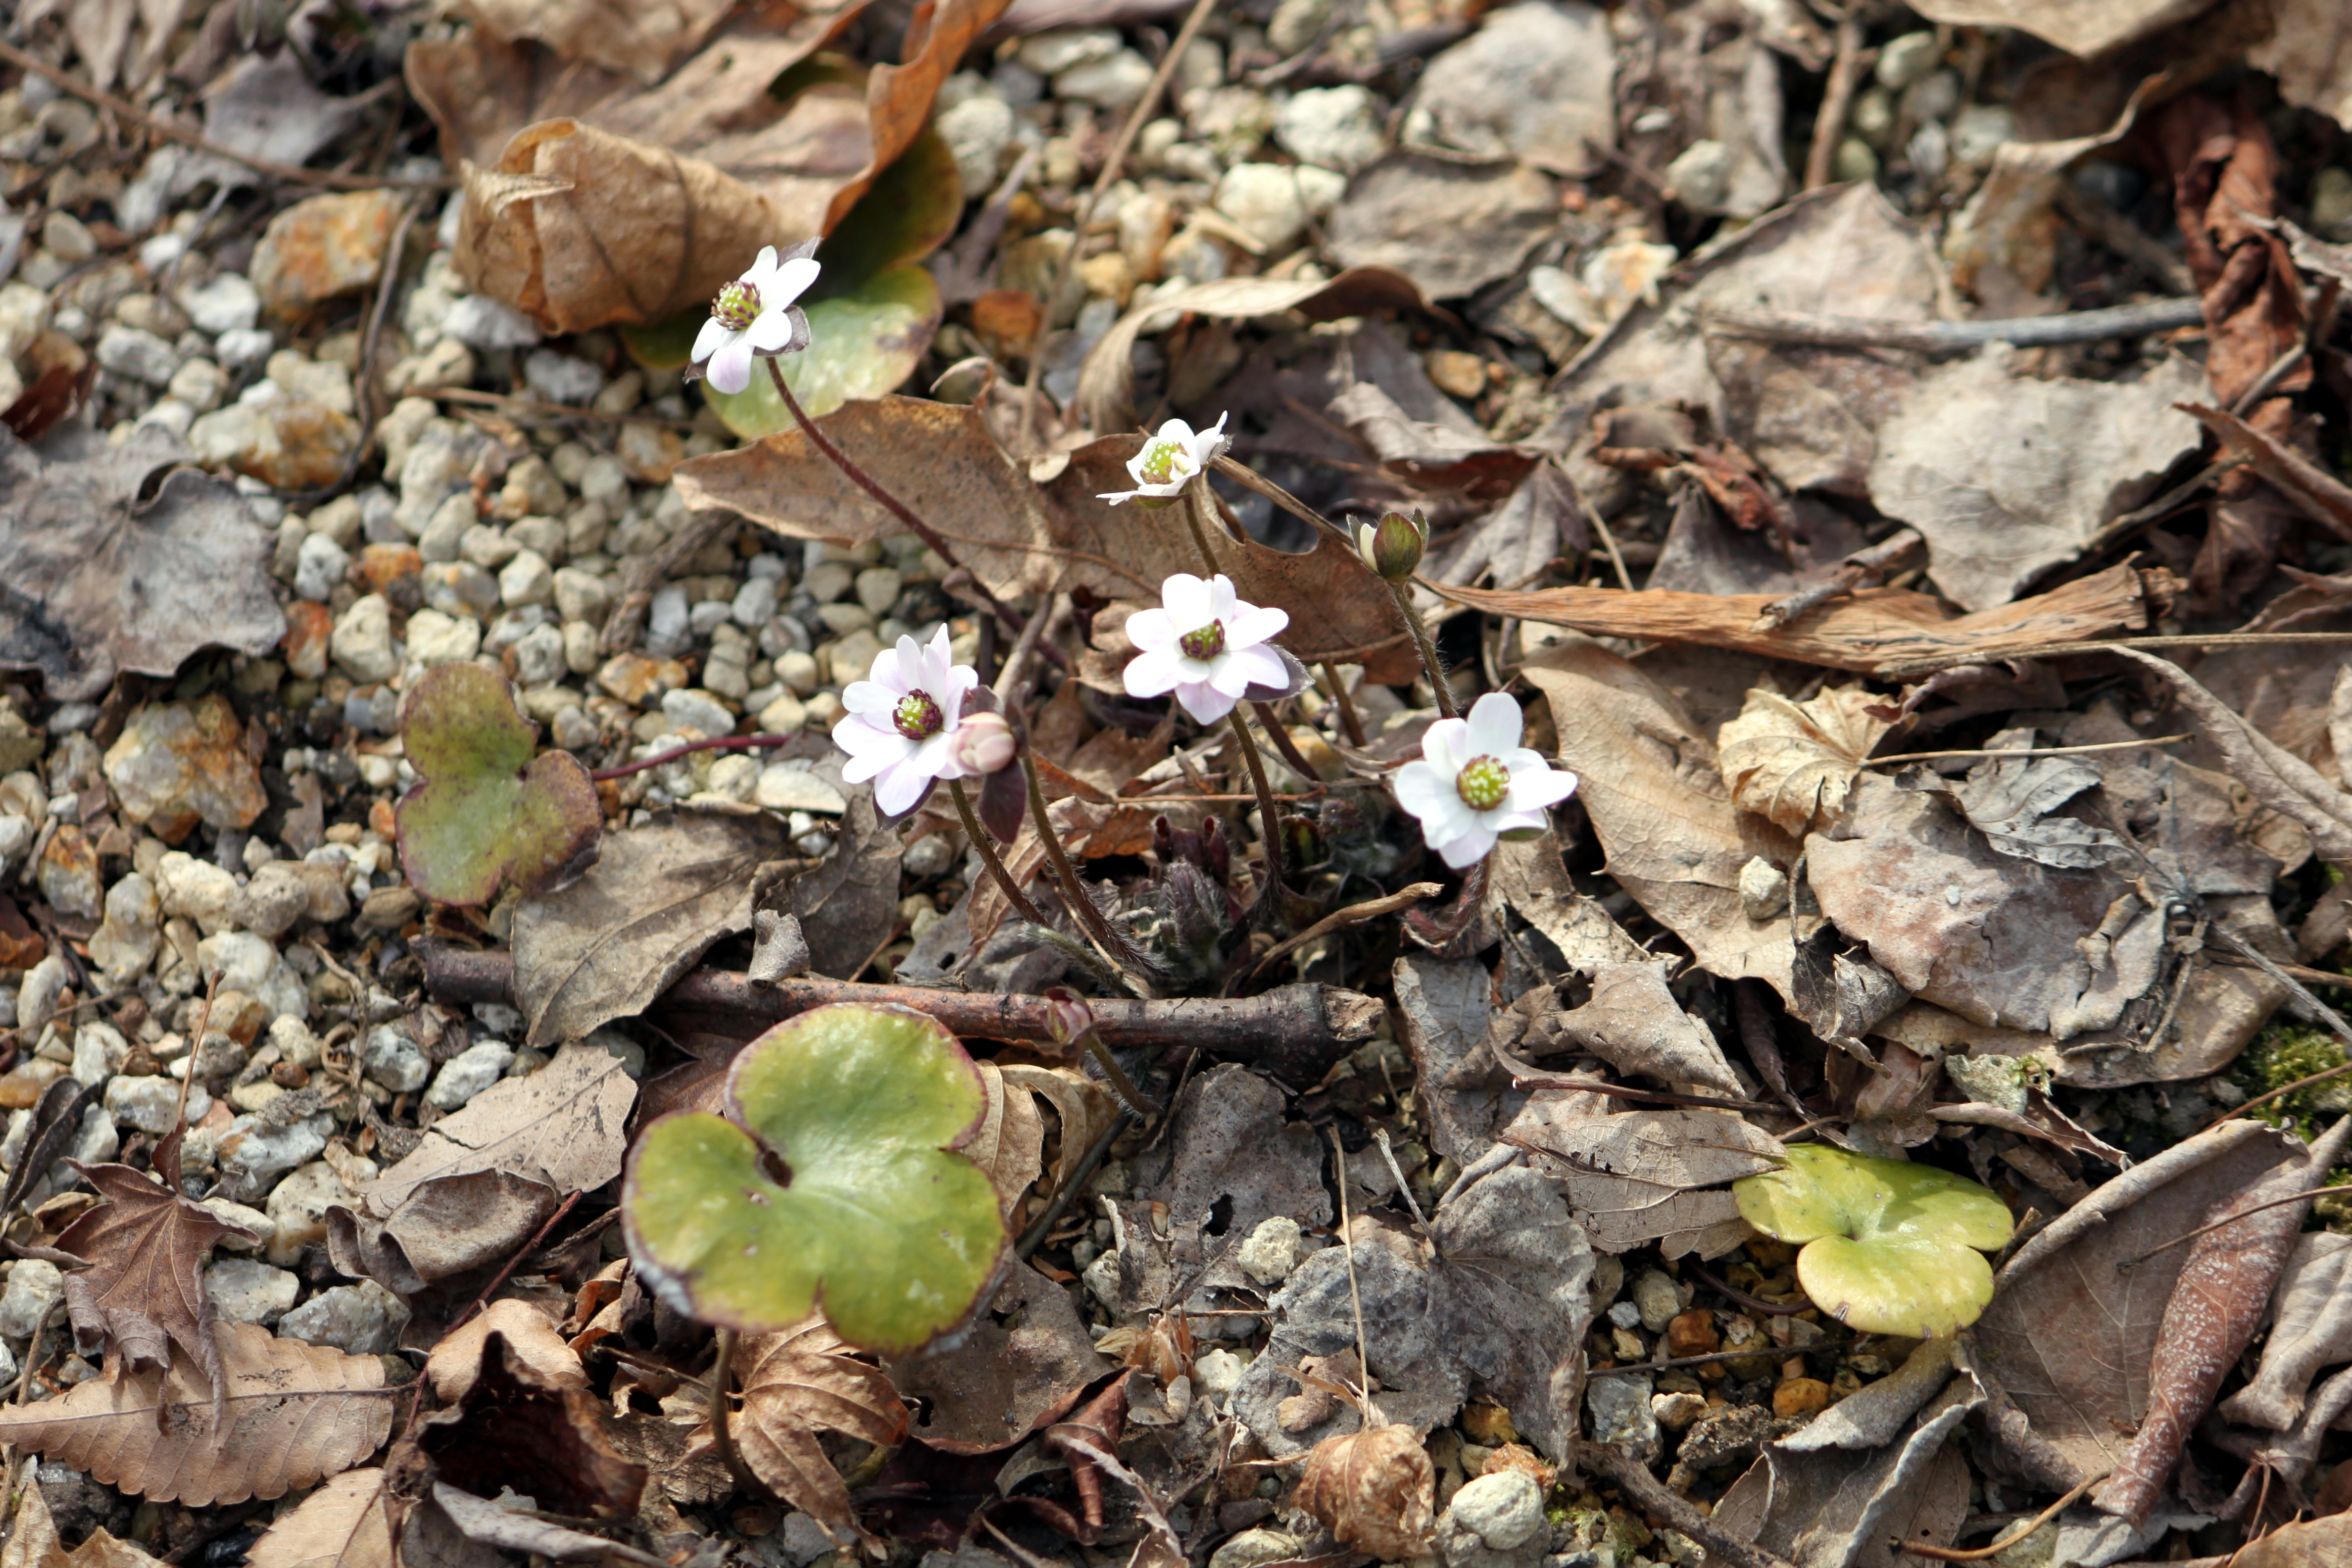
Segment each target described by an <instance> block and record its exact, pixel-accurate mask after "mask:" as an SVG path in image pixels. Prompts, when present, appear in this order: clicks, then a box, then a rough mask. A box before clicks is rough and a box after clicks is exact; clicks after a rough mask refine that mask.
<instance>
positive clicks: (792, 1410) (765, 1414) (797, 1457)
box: [734, 1312, 908, 1539]
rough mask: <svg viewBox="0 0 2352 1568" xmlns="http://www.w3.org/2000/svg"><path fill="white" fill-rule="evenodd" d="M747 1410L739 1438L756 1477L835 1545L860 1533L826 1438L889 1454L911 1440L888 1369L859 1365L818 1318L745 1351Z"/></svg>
mask: <svg viewBox="0 0 2352 1568" xmlns="http://www.w3.org/2000/svg"><path fill="white" fill-rule="evenodd" d="M741 1354H742V1361H743V1365H744V1368H745V1370H744V1373H743V1410H742V1415H741V1417H740V1419H741V1425H740V1426H738V1427H737V1428H736V1430H735V1433H734V1437H735V1441H736V1444H737V1446H738V1447H740V1449H741V1451H742V1455H743V1462H744V1463H745V1464H747V1465H749V1466H750V1467H751V1473H752V1474H753V1475H755V1476H757V1477H759V1478H760V1479H761V1481H762V1482H763V1483H764V1484H766V1485H767V1486H768V1487H769V1488H771V1489H772V1490H773V1491H774V1492H775V1494H776V1495H777V1496H778V1497H780V1498H782V1499H783V1500H785V1501H786V1502H788V1503H791V1504H792V1505H793V1507H794V1508H797V1509H800V1510H803V1511H804V1512H806V1513H808V1514H810V1515H811V1516H813V1517H814V1519H815V1520H816V1521H817V1522H818V1523H819V1524H822V1525H823V1526H824V1528H825V1530H826V1531H827V1532H828V1533H830V1534H832V1535H834V1536H835V1538H836V1539H839V1538H842V1537H845V1536H851V1535H856V1534H858V1533H861V1532H860V1531H858V1527H857V1516H856V1512H855V1510H852V1508H851V1507H850V1502H849V1489H848V1488H847V1487H846V1486H845V1484H843V1481H842V1479H841V1473H840V1472H839V1471H838V1470H836V1469H835V1468H833V1461H832V1460H831V1459H829V1458H826V1457H825V1452H824V1445H823V1444H822V1443H821V1442H820V1441H819V1440H818V1437H817V1434H818V1433H820V1432H841V1433H845V1434H847V1435H849V1436H856V1437H863V1438H865V1439H866V1441H867V1442H869V1443H873V1444H876V1445H877V1446H880V1447H889V1446H891V1445H893V1444H895V1443H897V1442H898V1440H899V1439H900V1438H902V1437H903V1436H906V1432H907V1420H908V1416H907V1406H906V1404H905V1402H904V1401H902V1400H901V1399H900V1398H899V1397H898V1390H897V1389H896V1388H894V1387H892V1386H891V1384H890V1379H889V1378H888V1376H887V1375H886V1374H885V1373H883V1371H882V1369H881V1368H880V1367H878V1366H875V1365H874V1364H872V1363H869V1362H865V1361H860V1360H859V1359H858V1358H857V1355H856V1352H855V1351H853V1350H852V1349H851V1348H850V1346H849V1345H848V1343H847V1342H845V1341H844V1340H843V1339H842V1338H841V1336H840V1335H838V1334H836V1333H835V1332H834V1331H833V1328H832V1326H831V1325H830V1324H828V1323H827V1322H826V1321H825V1320H824V1313H822V1312H819V1313H815V1314H813V1315H812V1316H810V1317H808V1318H806V1319H804V1320H803V1321H801V1322H798V1323H795V1324H793V1326H792V1327H791V1328H789V1329H784V1330H781V1331H778V1332H776V1333H772V1334H761V1335H760V1336H759V1337H757V1338H756V1339H752V1340H748V1341H746V1342H744V1345H743V1349H742V1352H741Z"/></svg>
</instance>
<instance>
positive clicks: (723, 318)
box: [710, 278, 760, 332]
mask: <svg viewBox="0 0 2352 1568" xmlns="http://www.w3.org/2000/svg"><path fill="white" fill-rule="evenodd" d="M710 314H711V315H712V317H713V318H715V319H716V320H717V321H718V322H719V325H720V326H722V327H724V328H726V329H727V330H728V331H730V332H740V331H743V330H744V329H745V328H747V327H749V326H750V325H751V323H752V322H753V321H756V320H758V319H759V315H760V290H759V289H755V288H753V287H752V286H751V284H749V283H746V282H744V281H743V280H742V279H740V278H739V279H736V280H735V281H734V282H732V283H729V284H726V285H725V286H723V287H722V288H720V289H719V297H718V298H717V299H715V300H711V301H710Z"/></svg>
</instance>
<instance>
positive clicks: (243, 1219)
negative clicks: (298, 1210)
mask: <svg viewBox="0 0 2352 1568" xmlns="http://www.w3.org/2000/svg"><path fill="white" fill-rule="evenodd" d="M265 1081H267V1080H265ZM196 1206H197V1207H198V1208H201V1209H203V1210H205V1212H206V1213H207V1214H209V1215H212V1216H213V1217H214V1218H215V1219H217V1220H219V1221H220V1222H221V1223H222V1224H223V1225H233V1226H238V1227H240V1228H241V1229H244V1230H248V1231H251V1232H252V1233H253V1239H252V1240H251V1241H240V1240H238V1239H237V1238H236V1237H232V1236H225V1237H221V1238H220V1242H219V1245H220V1246H222V1247H226V1248H228V1250H230V1251H231V1252H253V1251H257V1250H258V1249H260V1248H263V1247H268V1245H269V1238H270V1237H272V1236H275V1235H276V1234H277V1232H278V1226H276V1225H275V1224H273V1223H272V1222H271V1220H270V1218H269V1216H268V1215H266V1214H263V1213H262V1212H261V1211H260V1210H259V1209H255V1208H247V1207H246V1206H245V1205H243V1204H233V1203H231V1202H229V1201H228V1200H227V1199H226V1198H206V1199H205V1201H204V1202H203V1203H201V1204H198V1205H196Z"/></svg>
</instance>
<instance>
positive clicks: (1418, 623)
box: [1379, 577, 1462, 719]
mask: <svg viewBox="0 0 2352 1568" xmlns="http://www.w3.org/2000/svg"><path fill="white" fill-rule="evenodd" d="M1379 582H1380V584H1381V587H1383V588H1386V589H1387V590H1388V591H1389V597H1390V598H1391V599H1392V600H1394V601H1395V602H1396V607H1397V614H1398V615H1400V616H1403V617H1404V625H1405V629H1406V630H1407V631H1409V632H1411V633H1412V646H1413V647H1415V648H1417V649H1418V650H1420V653H1421V668H1423V669H1424V670H1426V671H1428V672H1429V688H1430V690H1431V691H1433V693H1435V695H1436V697H1437V710H1438V711H1439V712H1440V713H1443V714H1444V715H1445V717H1447V718H1448V719H1459V718H1461V717H1462V710H1461V708H1460V706H1459V705H1457V704H1456V703H1455V702H1454V688H1452V687H1451V686H1449V685H1447V684H1446V682H1445V667H1444V665H1442V664H1440V663H1438V662H1437V645H1436V644H1435V643H1433V642H1432V641H1431V640H1430V637H1429V627H1428V626H1426V625H1425V624H1423V621H1422V618H1421V612H1420V611H1419V610H1417V609H1415V608H1413V604H1412V586H1411V585H1410V584H1404V583H1391V582H1390V581H1389V580H1388V579H1387V578H1385V577H1382V578H1381V579H1379Z"/></svg>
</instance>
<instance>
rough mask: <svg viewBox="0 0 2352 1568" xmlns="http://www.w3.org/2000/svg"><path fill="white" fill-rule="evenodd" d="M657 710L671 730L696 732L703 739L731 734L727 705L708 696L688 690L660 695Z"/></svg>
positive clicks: (731, 717) (731, 720) (732, 723)
mask: <svg viewBox="0 0 2352 1568" xmlns="http://www.w3.org/2000/svg"><path fill="white" fill-rule="evenodd" d="M661 710H662V716H663V717H664V718H666V719H667V720H668V721H670V725H671V727H672V728H673V729H679V730H699V731H702V733H704V734H705V735H731V734H733V733H734V732H735V715H734V714H733V713H732V712H730V710H728V707H727V705H726V704H725V703H723V702H721V701H719V699H718V698H716V697H714V696H712V695H711V694H710V693H709V692H708V691H703V690H698V689H696V688H694V687H691V686H687V687H681V688H679V689H677V690H676V691H665V692H663V693H662V700H661Z"/></svg>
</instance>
